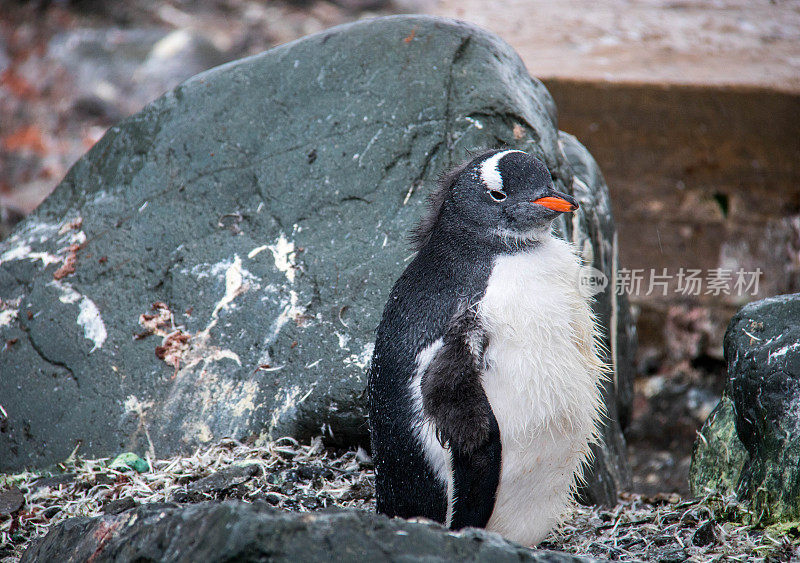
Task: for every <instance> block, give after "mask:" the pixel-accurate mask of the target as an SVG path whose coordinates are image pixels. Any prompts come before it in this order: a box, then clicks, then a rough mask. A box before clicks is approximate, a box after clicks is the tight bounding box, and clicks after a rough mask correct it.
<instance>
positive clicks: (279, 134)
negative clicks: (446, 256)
mask: <svg viewBox="0 0 800 563" xmlns="http://www.w3.org/2000/svg"><path fill="white" fill-rule="evenodd" d="M500 145H509V146H513V147H517V148H521V149H524V150H527V151H530V152H532V153H533V154H535V155H538V156H539V157H541V158H542V159H543V160H544V161H545V162H546V163H547V165H548V166H549V167H550V169H551V171H552V173H553V177H554V179H555V182H556V184H557V187H558V189H561V190H566V191H569V192H574V193H575V194H576V195H577V196H578V197H579V199H581V202H582V207H581V212H580V213H579V214H577V215H576V216H575V218H574V219H571V220H570V221H568V222H567V221H565V222H563V223H562V224H561V225H560V229H561V232H562V233H563V235H564V236H565V237H567V238H568V239H570V240H573V241H575V243H576V244H578V246H579V248H581V250H582V251H583V253H584V255H585V257H586V259H587V262H588V263H591V264H594V265H595V267H597V268H599V269H600V270H602V271H603V272H604V273H605V274H606V275H607V276H608V277H610V278H612V279H613V273H614V271H615V268H616V254H617V253H616V243H615V239H614V229H613V222H612V220H611V215H610V209H609V206H608V200H607V198H608V194H607V190H606V187H605V184H604V183H603V181H602V177H601V176H600V174H599V171H598V170H597V167H596V164H595V163H594V161H593V160H592V159H591V156H590V155H589V154H588V152H587V151H586V150H585V149H584V148H583V147H582V146H581V145H580V143H578V142H577V141H576V140H575V139H574V138H571V137H569V136H565V135H563V134H559V132H558V129H557V127H556V117H555V107H554V105H553V101H552V99H551V97H550V95H549V94H548V93H547V91H546V90H545V88H544V87H543V86H542V84H541V83H540V82H538V81H537V80H534V79H531V77H530V76H529V75H528V74H527V72H526V70H525V67H524V65H523V64H522V62H521V61H520V59H519V57H518V56H517V55H516V54H515V53H514V51H513V50H512V49H511V48H510V47H509V46H508V45H507V44H505V43H504V42H502V41H501V40H500V39H499V38H497V37H496V36H494V35H491V34H489V33H487V32H484V31H482V30H480V29H477V28H475V27H472V26H469V25H465V24H461V23H458V22H454V21H450V20H443V19H436V18H429V17H407V16H402V17H390V18H382V19H375V20H370V21H365V22H359V23H356V24H351V25H346V26H342V27H339V28H334V29H332V30H329V31H326V32H324V33H321V34H318V35H314V36H311V37H307V38H305V39H302V40H299V41H296V42H294V43H290V44H287V45H283V46H281V47H277V48H275V49H272V50H270V51H268V52H265V53H263V54H261V55H258V56H255V57H251V58H248V59H243V60H240V61H237V62H233V63H230V64H227V65H224V66H221V67H217V68H215V69H212V70H210V71H208V72H205V73H203V74H200V75H198V76H196V77H194V78H192V79H190V80H189V81H187V82H186V83H184V84H183V85H182V86H180V87H178V88H177V89H175V90H174V91H172V92H170V93H168V94H166V95H165V96H164V97H162V98H160V99H158V100H156V101H155V102H153V103H152V104H150V105H149V106H147V107H146V108H145V109H144V110H143V111H142V112H140V113H139V114H136V115H134V116H133V117H131V118H129V119H127V120H125V121H124V122H122V123H121V124H120V125H119V126H117V127H113V128H112V129H111V130H110V131H109V132H108V133H107V134H106V136H105V137H103V139H102V140H101V141H100V142H99V143H97V145H96V146H95V147H94V148H92V150H90V151H89V153H87V154H86V156H84V157H83V158H82V159H81V160H80V161H79V162H78V163H77V164H76V165H75V166H74V167H73V169H72V170H71V171H70V172H69V174H68V175H67V177H66V178H65V179H64V181H63V182H62V184H61V185H60V186H59V187H58V188H57V189H56V191H55V192H54V193H53V195H52V196H51V197H50V198H48V200H47V201H45V203H44V204H43V205H42V206H41V207H40V208H39V209H38V210H37V211H36V212H35V213H34V214H33V215H32V216H30V217H29V218H28V219H27V220H26V221H24V222H23V223H22V224H20V225H19V226H18V227H17V229H16V230H15V231H14V233H13V234H12V235H11V236H10V237H9V238H8V239H7V240H6V241H5V242H3V243H2V245H0V298H2V300H3V305H2V312H0V315H2V316H1V317H0V338H2V341H3V342H9V343H11V344H9V345H7V346H5V348H4V349H3V350H2V352H0V371H2V374H3V376H2V378H0V404H2V405H3V407H4V408H5V410H6V412H7V414H8V416H7V418H5V419H4V420H3V421H2V424H3V428H4V430H3V432H1V433H0V451H2V452H3V455H2V456H0V470H10V469H19V468H22V467H26V466H42V465H46V464H49V463H53V462H56V461H59V460H61V459H63V458H65V457H66V456H68V455H69V454H70V453H71V452H72V451H73V449H75V448H76V447H77V446H80V448H79V450H78V451H79V454H84V455H111V454H114V453H117V452H119V451H120V450H137V451H140V452H141V451H142V450H147V449H149V450H150V451H151V453H152V454H153V455H156V456H164V455H167V454H170V453H173V452H177V451H183V450H187V449H190V448H194V447H195V446H197V445H198V444H202V443H206V442H209V441H211V440H215V439H218V438H221V437H224V436H230V437H233V438H238V439H247V438H249V439H252V440H256V441H265V440H268V439H270V438H277V437H280V436H283V435H287V434H289V435H293V436H296V437H299V438H305V437H308V436H311V435H315V434H319V433H324V434H325V436H326V437H327V439H328V440H331V441H334V442H338V443H341V444H353V443H366V441H367V440H366V437H367V424H366V419H365V410H364V388H365V383H366V380H365V373H366V371H365V370H366V366H367V364H368V362H369V359H370V355H371V352H372V347H373V344H372V342H373V338H374V330H375V327H376V326H377V324H378V321H379V318H380V314H381V311H382V308H383V305H384V301H385V299H386V296H387V294H388V291H389V289H390V287H391V285H392V283H393V282H394V280H395V279H396V278H397V277H398V276H399V274H400V272H401V271H402V270H403V268H404V267H405V265H406V263H407V259H408V258H409V250H408V245H407V243H406V234H407V232H408V231H409V229H410V228H411V227H412V226H413V225H414V224H415V223H416V221H417V220H418V218H419V217H420V215H421V214H422V212H423V210H424V207H425V205H424V200H425V196H426V195H427V194H428V193H429V192H430V190H431V188H432V185H433V183H434V178H435V177H436V175H438V174H439V173H440V172H441V171H443V170H445V169H446V168H448V167H450V166H451V165H453V164H455V163H458V162H459V161H461V160H462V159H464V158H465V157H466V156H467V154H468V151H469V150H472V149H480V148H485V147H490V146H500ZM611 285H612V286H613V284H611ZM596 312H597V314H598V317H599V318H600V320H601V322H602V323H603V328H604V331H605V332H606V334H607V337H606V344H607V348H608V350H609V356H608V359H609V361H614V360H616V364H615V372H614V377H613V378H612V379H611V380H610V381H609V383H608V384H607V385H606V388H605V399H606V404H607V406H608V410H609V414H610V417H609V420H608V424H607V427H606V428H605V430H604V434H605V436H606V444H605V445H604V446H603V448H599V449H598V450H597V452H596V453H597V456H598V461H597V463H596V466H595V468H596V471H595V475H593V476H592V477H591V478H590V487H589V490H587V491H586V493H585V496H586V498H587V499H590V500H591V499H594V500H598V501H603V502H613V501H614V500H615V490H616V486H617V484H618V483H619V482H620V480H624V479H625V475H626V471H627V464H626V462H625V459H624V444H623V442H622V438H621V432H620V424H619V420H618V416H617V413H618V412H619V411H622V412H623V413H624V412H626V411H627V410H628V409H629V404H630V399H629V388H630V387H629V386H630V378H631V372H630V369H631V363H630V358H631V356H632V351H633V346H634V345H635V335H634V334H633V332H632V324H631V322H630V317H629V315H628V309H627V304H626V303H625V302H623V301H620V300H618V298H617V297H616V296H614V295H613V291H612V290H611V288H606V290H605V291H604V292H603V293H601V294H599V295H598V296H597V303H596ZM618 397H620V398H621V399H620V402H619V404H618ZM595 485H597V486H596V487H594V492H592V487H593V486H595Z"/></svg>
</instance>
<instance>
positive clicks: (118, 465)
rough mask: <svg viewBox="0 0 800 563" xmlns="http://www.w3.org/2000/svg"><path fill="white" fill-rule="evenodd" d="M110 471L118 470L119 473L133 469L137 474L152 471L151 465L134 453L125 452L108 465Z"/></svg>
mask: <svg viewBox="0 0 800 563" xmlns="http://www.w3.org/2000/svg"><path fill="white" fill-rule="evenodd" d="M108 468H109V469H116V470H117V471H128V470H130V469H133V470H134V471H136V473H144V472H145V471H150V465H149V464H148V463H147V462H146V461H145V460H143V459H142V458H140V457H139V456H138V455H136V454H135V453H133V452H125V453H122V454H119V455H118V456H117V457H115V458H114V459H113V461H112V462H111V463H110V464H109V465H108Z"/></svg>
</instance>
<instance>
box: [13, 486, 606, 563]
mask: <svg viewBox="0 0 800 563" xmlns="http://www.w3.org/2000/svg"><path fill="white" fill-rule="evenodd" d="M90 559H91V560H92V561H95V562H97V563H99V562H102V561H144V560H146V561H165V562H167V561H190V560H192V561H265V560H269V561H287V562H292V563H294V562H297V561H345V562H349V561H353V562H355V561H359V562H360V561H401V560H403V561H411V560H416V561H419V560H424V561H487V562H488V561H509V562H511V561H515V562H519V561H539V562H548V563H561V562H565V563H566V562H574V563H578V562H583V561H591V559H588V558H583V557H575V556H572V555H567V554H563V553H557V552H548V551H533V550H530V549H527V548H524V547H521V546H518V545H516V544H512V543H510V542H507V541H506V540H504V539H503V538H501V537H500V536H499V535H497V534H493V533H490V532H486V531H484V530H475V529H467V530H465V531H462V532H459V533H453V532H451V531H449V530H447V529H445V528H443V527H442V526H439V525H437V524H433V523H419V522H409V521H406V520H401V519H393V520H390V519H389V518H387V517H385V516H383V515H377V514H373V513H368V512H357V511H350V510H329V511H323V512H315V513H291V512H282V511H278V510H276V509H274V508H272V507H270V506H269V505H267V504H266V503H262V502H259V503H253V504H245V503H241V502H234V501H227V502H222V503H201V504H196V505H191V506H187V507H181V508H165V507H160V506H158V507H153V506H151V505H143V506H140V507H138V508H135V509H133V510H129V511H127V512H123V513H121V514H117V515H105V516H100V517H97V518H72V519H69V520H67V521H65V522H62V523H60V524H58V525H56V526H54V527H53V528H51V529H50V531H49V532H48V534H47V536H45V537H44V539H42V540H40V541H39V542H38V543H35V544H33V545H32V546H31V547H30V548H29V549H28V550H27V551H26V552H25V553H24V554H23V556H22V560H21V561H22V562H23V563H32V562H37V561H42V562H43V561H86V560H90Z"/></svg>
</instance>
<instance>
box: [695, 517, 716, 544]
mask: <svg viewBox="0 0 800 563" xmlns="http://www.w3.org/2000/svg"><path fill="white" fill-rule="evenodd" d="M716 527H717V523H716V522H714V521H713V520H709V521H708V522H706V523H705V524H703V525H702V526H700V527H699V528H697V531H696V532H695V533H694V535H693V536H692V544H694V545H696V546H697V547H704V546H706V545H710V544H712V543H714V542H715V541H717V535H716Z"/></svg>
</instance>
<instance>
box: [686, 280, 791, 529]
mask: <svg viewBox="0 0 800 563" xmlns="http://www.w3.org/2000/svg"><path fill="white" fill-rule="evenodd" d="M724 346H725V359H726V361H727V362H728V383H727V386H726V388H725V394H724V396H723V399H722V401H721V402H720V404H719V406H718V407H717V409H715V411H714V413H712V415H711V417H710V418H709V420H708V421H707V423H706V425H705V426H704V428H703V430H702V431H701V436H700V439H698V441H697V443H696V444H695V452H694V458H693V461H692V490H693V492H694V493H695V494H698V495H699V494H703V493H705V492H711V491H714V490H717V491H720V492H723V493H724V492H730V491H732V490H735V491H736V493H737V495H738V497H739V500H741V501H746V502H747V503H748V504H749V505H750V509H751V511H752V514H753V517H754V518H755V520H757V521H759V522H761V523H765V524H769V523H773V522H777V521H781V520H797V519H799V518H800V489H798V487H797V483H800V293H796V294H793V295H782V296H779V297H773V298H770V299H764V300H762V301H757V302H754V303H750V304H749V305H746V306H745V307H743V308H742V309H741V310H740V311H739V312H738V313H737V314H736V315H735V316H734V317H733V319H731V322H730V324H729V325H728V330H727V332H726V334H725V342H724ZM732 427H733V428H735V435H734V433H733V432H732Z"/></svg>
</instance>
